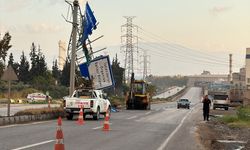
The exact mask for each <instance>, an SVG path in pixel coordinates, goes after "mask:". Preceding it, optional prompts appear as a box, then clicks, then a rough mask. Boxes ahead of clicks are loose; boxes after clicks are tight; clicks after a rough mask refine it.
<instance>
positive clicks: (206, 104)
mask: <svg viewBox="0 0 250 150" xmlns="http://www.w3.org/2000/svg"><path fill="white" fill-rule="evenodd" d="M202 103H203V117H204V121H205V120H207V121H208V120H209V108H210V104H211V100H210V99H209V98H208V95H205V97H204V98H203V100H202Z"/></svg>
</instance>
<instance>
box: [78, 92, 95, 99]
mask: <svg viewBox="0 0 250 150" xmlns="http://www.w3.org/2000/svg"><path fill="white" fill-rule="evenodd" d="M76 97H78V98H83V99H88V98H95V95H94V94H93V92H92V91H78V92H77V94H76Z"/></svg>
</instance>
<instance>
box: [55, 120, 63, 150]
mask: <svg viewBox="0 0 250 150" xmlns="http://www.w3.org/2000/svg"><path fill="white" fill-rule="evenodd" d="M57 125H58V126H57V131H56V144H55V149H54V150H64V140H63V132H62V127H61V126H62V118H61V117H59V118H58V121H57Z"/></svg>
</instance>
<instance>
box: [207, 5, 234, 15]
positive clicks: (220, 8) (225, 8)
mask: <svg viewBox="0 0 250 150" xmlns="http://www.w3.org/2000/svg"><path fill="white" fill-rule="evenodd" d="M231 9H232V7H229V6H215V7H213V8H212V9H210V12H211V13H212V14H213V15H218V14H221V13H224V12H227V11H230V10H231Z"/></svg>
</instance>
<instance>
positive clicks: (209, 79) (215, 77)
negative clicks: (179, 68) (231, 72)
mask: <svg viewBox="0 0 250 150" xmlns="http://www.w3.org/2000/svg"><path fill="white" fill-rule="evenodd" d="M216 82H217V83H227V82H228V75H227V74H210V72H208V71H204V72H203V73H202V74H201V75H193V76H188V83H187V86H202V85H204V84H209V83H216Z"/></svg>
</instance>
